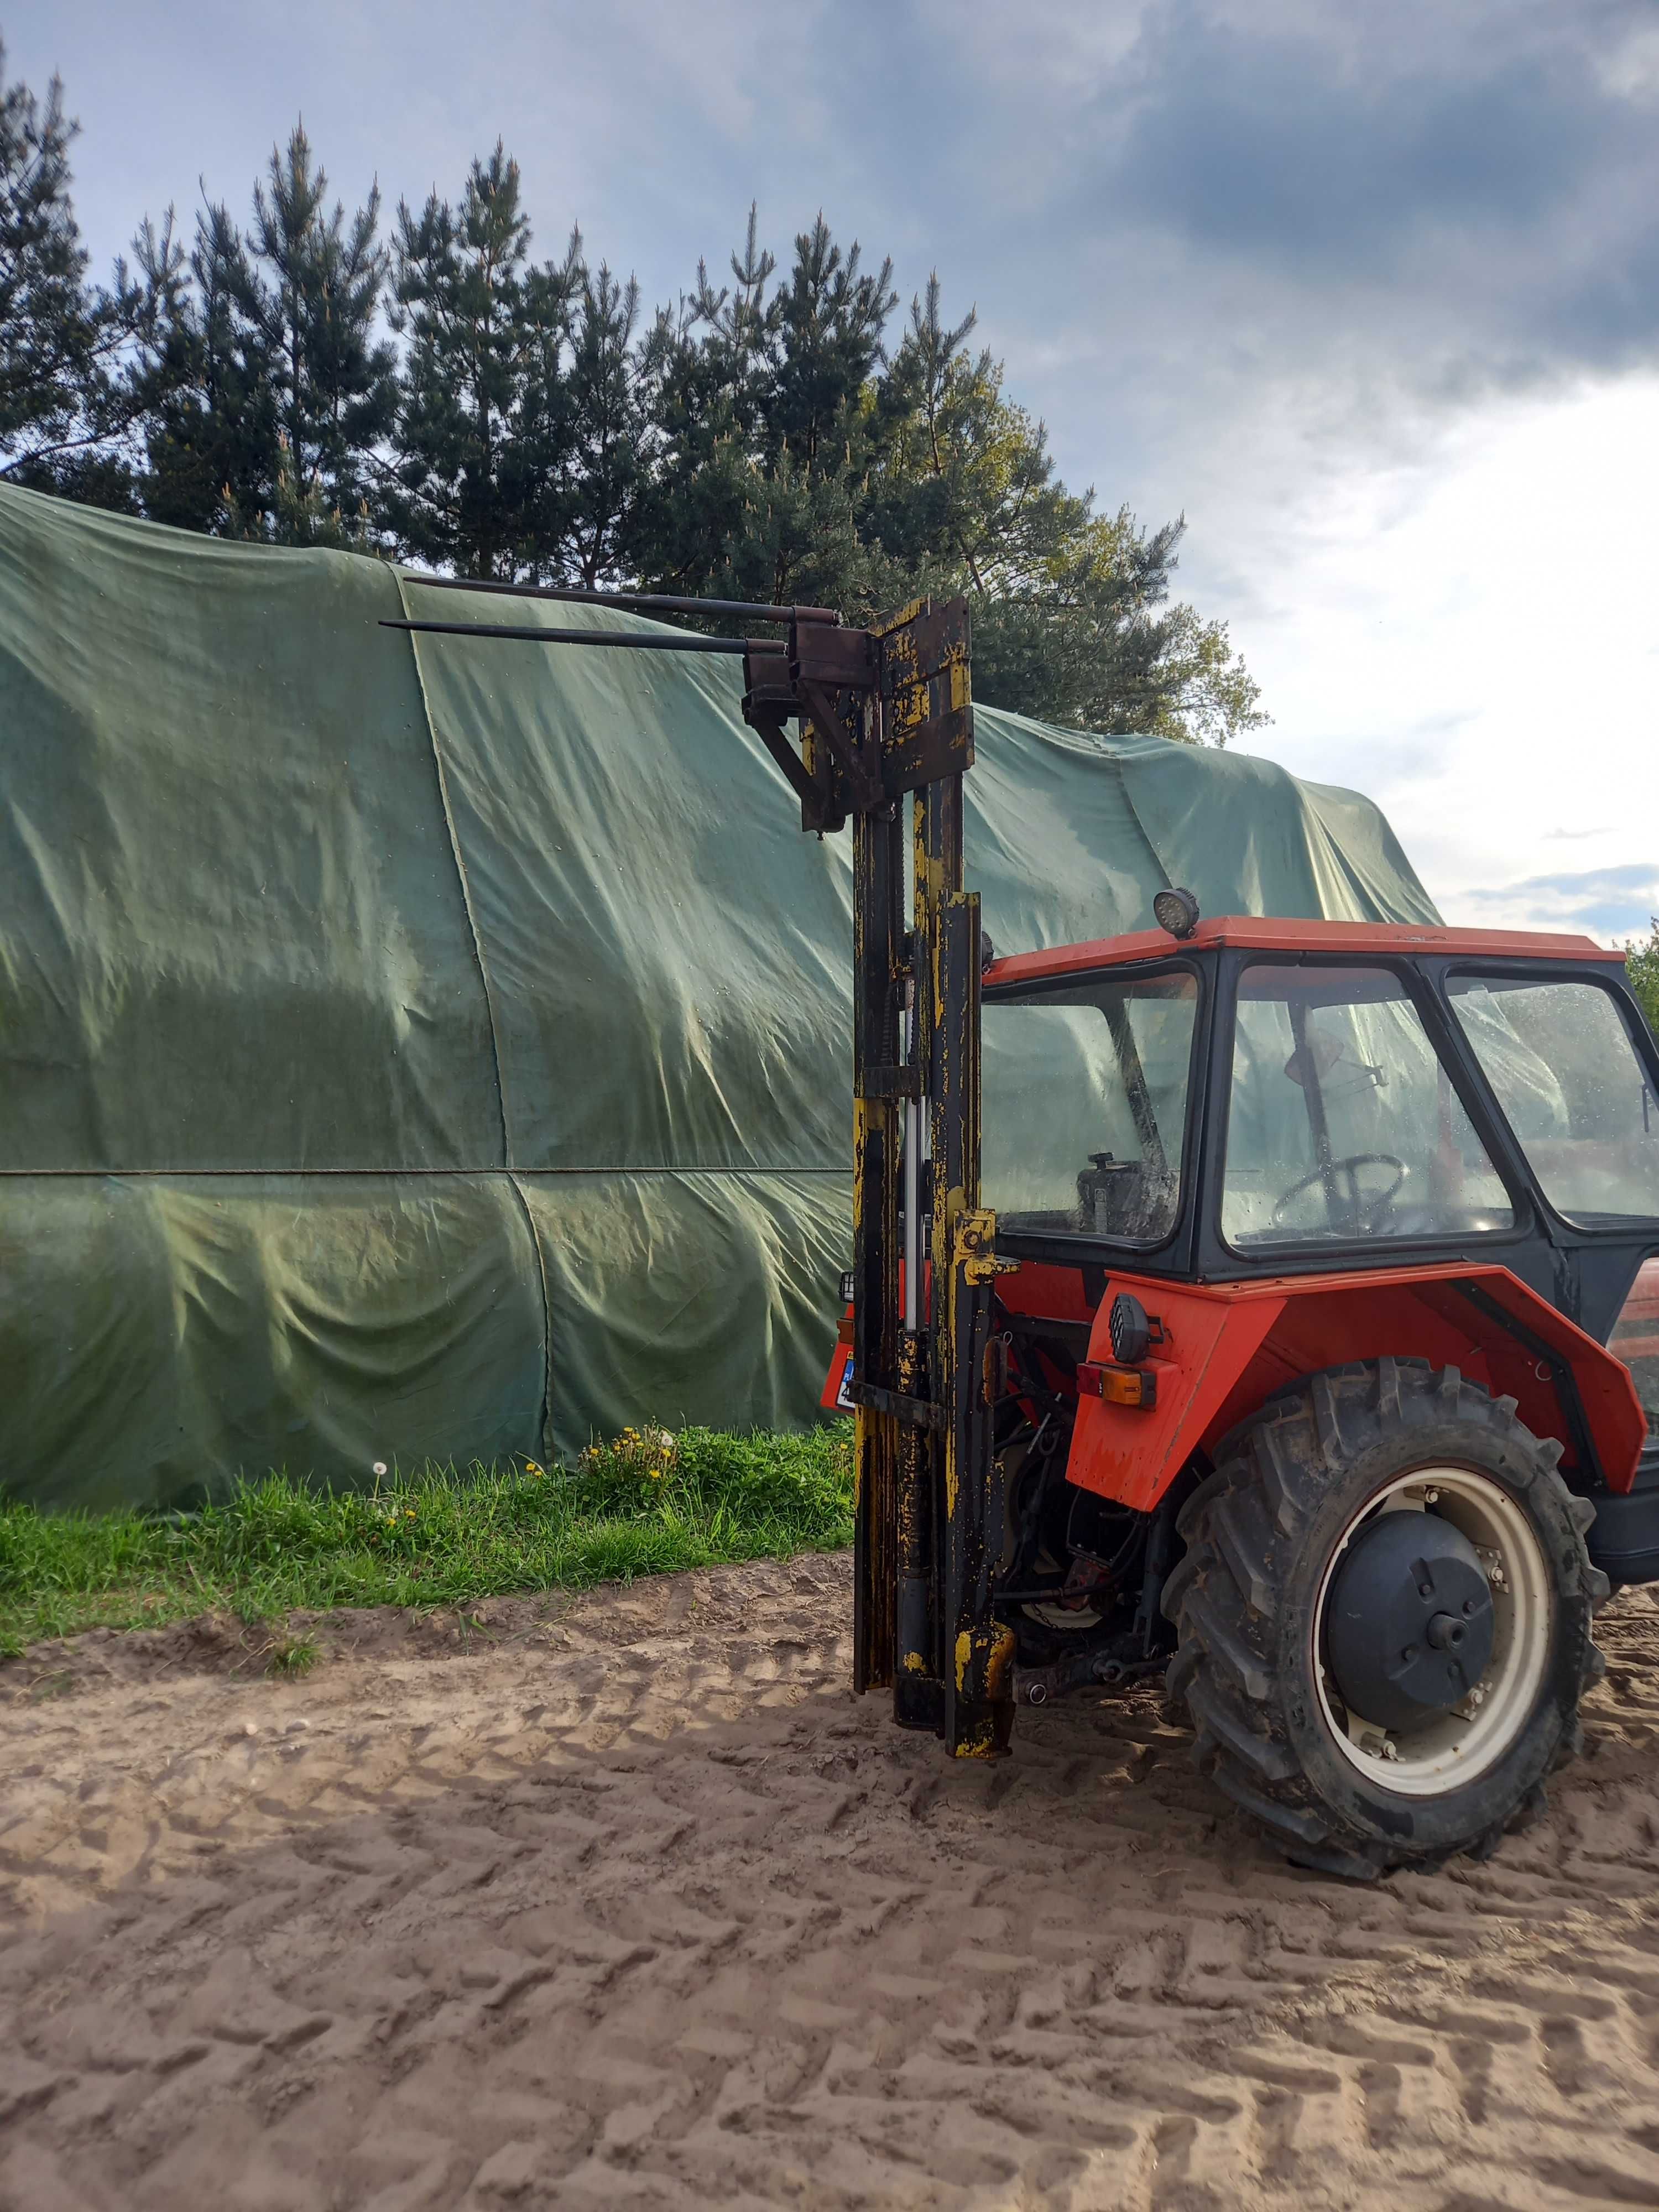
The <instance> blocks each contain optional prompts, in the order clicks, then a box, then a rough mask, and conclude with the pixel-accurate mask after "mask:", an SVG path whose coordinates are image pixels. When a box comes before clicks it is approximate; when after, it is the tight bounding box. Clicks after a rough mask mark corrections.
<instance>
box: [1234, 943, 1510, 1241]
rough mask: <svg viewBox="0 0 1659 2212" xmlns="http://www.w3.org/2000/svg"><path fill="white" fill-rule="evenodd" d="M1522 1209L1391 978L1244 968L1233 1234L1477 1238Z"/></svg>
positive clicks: (1358, 971)
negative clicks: (1515, 1205) (1514, 1203)
mask: <svg viewBox="0 0 1659 2212" xmlns="http://www.w3.org/2000/svg"><path fill="white" fill-rule="evenodd" d="M1514 1218H1515V1216H1514V1212H1513V1210H1512V1209H1511V1206H1510V1199H1509V1194H1508V1192H1507V1191H1506V1190H1505V1189H1504V1185H1503V1183H1502V1182H1501V1181H1500V1180H1499V1177H1498V1172H1497V1170H1495V1169H1494V1167H1493V1166H1492V1161H1491V1160H1490V1158H1488V1157H1487V1154H1486V1148H1485V1147H1484V1146H1483V1145H1482V1144H1481V1142H1480V1138H1479V1137H1478V1136H1477V1135H1476V1134H1475V1132H1474V1127H1473V1126H1472V1124H1471V1123H1470V1121H1469V1118H1468V1115H1467V1114H1466V1113H1465V1112H1464V1110H1463V1106H1462V1101H1461V1100H1460V1099H1459V1097H1458V1096H1457V1093H1456V1091H1455V1089H1454V1088H1453V1086H1452V1083H1451V1079H1450V1078H1449V1075H1448V1073H1447V1072H1446V1069H1445V1068H1444V1066H1443V1065H1442V1063H1441V1060H1440V1058H1439V1055H1438V1054H1437V1053H1436V1051H1435V1048H1434V1046H1433V1044H1432V1043H1431V1041H1430V1038H1429V1036H1428V1032H1427V1031H1426V1030H1425V1028H1424V1026H1423V1023H1422V1019H1421V1018H1420V1016H1419V1013H1418V1012H1417V1009H1416V1007H1415V1006H1413V1003H1412V1000H1411V997H1410V995H1409V994H1408V993H1407V989H1406V987H1405V985H1404V984H1403V983H1402V982H1401V980H1400V978H1399V977H1398V976H1397V975H1393V974H1392V973H1390V972H1389V970H1387V969H1380V968H1322V967H1321V968H1315V967H1307V968H1297V967H1289V966H1285V965H1283V964H1280V963H1268V962H1262V963H1258V964H1255V965H1253V966H1251V967H1249V968H1246V969H1244V971H1243V975H1241V976H1240V978H1239V984H1238V1006H1237V1026H1236V1029H1235V1032H1234V1042H1233V1074H1232V1088H1231V1102H1230V1104H1229V1109H1228V1117H1227V1154H1226V1170H1225V1180H1224V1182H1223V1186H1222V1198H1221V1231H1222V1234H1223V1236H1224V1237H1226V1239H1227V1241H1228V1243H1231V1244H1232V1245H1234V1246H1236V1247H1237V1248H1240V1249H1255V1248H1257V1247H1259V1246H1261V1245H1264V1244H1272V1243H1285V1244H1291V1243H1308V1242H1310V1241H1314V1240H1318V1241H1324V1240H1331V1241H1337V1242H1342V1243H1354V1242H1364V1243H1370V1242H1373V1241H1374V1240H1376V1239H1379V1238H1386V1237H1444V1236H1454V1235H1455V1236H1468V1235H1470V1234H1472V1233H1473V1234H1480V1233H1481V1232H1482V1231H1495V1230H1501V1229H1508V1228H1510V1227H1511V1226H1512V1225H1513V1223H1514Z"/></svg>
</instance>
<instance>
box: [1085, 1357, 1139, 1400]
mask: <svg viewBox="0 0 1659 2212" xmlns="http://www.w3.org/2000/svg"><path fill="white" fill-rule="evenodd" d="M1077 1387H1078V1392H1079V1395H1080V1396H1082V1397H1087V1398H1103V1399H1104V1400H1105V1401H1106V1403H1107V1404H1108V1405H1109V1406H1155V1405H1157V1403H1158V1376H1156V1375H1155V1374H1153V1373H1152V1370H1150V1369H1149V1368H1144V1367H1119V1366H1117V1365H1116V1364H1115V1363H1113V1362H1111V1361H1109V1360H1103V1359H1080V1360H1079V1362H1078V1367H1077Z"/></svg>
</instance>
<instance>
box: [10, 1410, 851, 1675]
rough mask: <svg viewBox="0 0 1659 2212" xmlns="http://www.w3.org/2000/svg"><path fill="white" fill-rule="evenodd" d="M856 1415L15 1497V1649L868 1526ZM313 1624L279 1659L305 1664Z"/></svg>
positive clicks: (702, 1554) (801, 1541)
mask: <svg viewBox="0 0 1659 2212" xmlns="http://www.w3.org/2000/svg"><path fill="white" fill-rule="evenodd" d="M850 1433H851V1425H850V1424H842V1425H840V1426H838V1427H836V1428H833V1429H818V1430H815V1431H811V1432H809V1433H808V1434H807V1435H805V1436H772V1435H767V1434H764V1433H759V1432H757V1433H756V1434H754V1435H751V1436H723V1435H720V1434H719V1433H717V1432H716V1431H712V1430H708V1429H685V1430H683V1431H681V1433H680V1434H679V1435H678V1437H674V1438H672V1439H671V1440H670V1442H669V1443H668V1444H667V1445H666V1446H665V1445H664V1443H663V1442H662V1441H661V1432H660V1431H654V1430H647V1431H645V1432H643V1434H641V1435H639V1436H635V1434H634V1433H633V1431H626V1432H624V1434H623V1437H619V1438H618V1439H617V1441H616V1442H615V1443H611V1444H605V1445H599V1446H596V1447H595V1448H594V1449H592V1451H589V1452H586V1453H584V1454H583V1455H582V1457H581V1458H580V1460H579V1461H578V1462H577V1463H576V1464H575V1466H574V1467H572V1468H551V1469H550V1470H548V1471H546V1472H544V1471H543V1470H542V1469H541V1468H539V1467H538V1466H537V1465H536V1464H535V1463H534V1462H528V1463H526V1465H525V1466H522V1467H509V1468H501V1467H488V1468H487V1467H482V1466H479V1467H473V1468H468V1469H466V1470H465V1471H458V1470H457V1469H455V1468H441V1467H427V1468H423V1469H422V1470H421V1471H420V1472H419V1473H418V1474H394V1475H393V1476H392V1477H391V1478H388V1479H387V1480H384V1481H382V1483H381V1484H380V1486H379V1488H378V1489H377V1490H376V1491H374V1492H373V1493H368V1492H319V1491H316V1490H312V1489H307V1487H306V1486H304V1485H303V1484H301V1483H299V1482H295V1481H292V1480H289V1478H288V1477H287V1476H285V1475H280V1474H273V1475H270V1476H268V1477H266V1478H265V1479H264V1480H262V1481H257V1482H247V1483H244V1484H242V1485H241V1486H239V1487H238V1488H237V1489H236V1490H235V1491H234V1492H232V1493H231V1494H230V1495H229V1496H228V1498H225V1499H224V1501H223V1502H222V1503H220V1504H213V1505H210V1506H207V1507H205V1508H204V1510H202V1511H201V1512H199V1513H194V1514H190V1515H188V1516H185V1515H178V1516H166V1517H161V1516H155V1515H149V1514H140V1513H106V1514H43V1513H39V1512H37V1511H36V1510H34V1509H33V1507H31V1506H26V1505H0V1655H3V1656H14V1655H15V1654H16V1653H17V1652H19V1651H21V1650H22V1649H23V1647H24V1645H25V1644H31V1643H33V1642H36V1641H38V1640H39V1639H40V1638H45V1637H52V1636H68V1635H72V1634H74V1633H75V1632H76V1631H77V1630H80V1629H84V1628H96V1627H112V1628H135V1627H156V1626H161V1624H162V1623H164V1622H166V1621H169V1620H186V1619H188V1618H189V1617H190V1616H191V1614H194V1613H207V1612H211V1611H214V1610H217V1609H220V1608H225V1609H228V1610H230V1611H233V1612H234V1613H238V1614H240V1617H241V1618H242V1620H245V1621H246V1622H248V1623H249V1624H250V1625H252V1624H257V1623H258V1622H260V1621H266V1620H280V1618H281V1616H282V1615H283V1614H284V1613H288V1612H290V1611H293V1610H296V1609H297V1610H311V1609H320V1608H323V1607H330V1606H342V1605H404V1606H442V1607H447V1606H465V1605H467V1604H470V1603H472V1602H475V1601H477V1600H478V1599H480V1598H486V1597H496V1596H500V1595H504V1594H505V1593H506V1592H508V1591H512V1590H537V1589H552V1588H558V1589H585V1588H586V1587H587V1586H588V1585H589V1584H591V1583H598V1582H607V1581H614V1580H627V1579H629V1578H630V1577H633V1576H635V1575H648V1574H665V1573H670V1572H671V1571H674V1570H675V1569H677V1568H682V1567H703V1566H713V1565H718V1564H720V1563H721V1562H723V1561H727V1560H734V1559H763V1558H787V1557H788V1555H789V1554H790V1553H793V1552H801V1551H817V1550H824V1549H828V1548H829V1547H832V1546H836V1545H840V1544H847V1543H850V1542H851V1541H852V1534H853V1496H852V1468H851V1453H850V1449H849V1438H850ZM315 1656H316V1652H315V1648H314V1645H313V1644H312V1642H311V1639H310V1638H289V1639H287V1640H286V1641H279V1642H277V1643H276V1644H273V1646H272V1647H271V1651H270V1655H269V1657H270V1663H271V1664H272V1665H273V1666H274V1667H276V1668H277V1670H278V1671H280V1672H283V1673H288V1674H303V1673H304V1672H305V1671H306V1669H307V1668H308V1667H309V1666H310V1665H311V1663H312V1662H313V1659H314V1658H315Z"/></svg>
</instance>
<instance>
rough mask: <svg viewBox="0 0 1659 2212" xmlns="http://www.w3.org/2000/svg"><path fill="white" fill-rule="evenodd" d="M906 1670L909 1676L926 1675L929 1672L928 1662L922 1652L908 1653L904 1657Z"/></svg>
mask: <svg viewBox="0 0 1659 2212" xmlns="http://www.w3.org/2000/svg"><path fill="white" fill-rule="evenodd" d="M904 1670H905V1672H906V1674H926V1673H927V1661H926V1660H925V1659H924V1658H923V1657H922V1656H921V1652H920V1651H907V1652H906V1653H905V1655H904Z"/></svg>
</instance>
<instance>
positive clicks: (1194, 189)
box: [1121, 8, 1648, 279]
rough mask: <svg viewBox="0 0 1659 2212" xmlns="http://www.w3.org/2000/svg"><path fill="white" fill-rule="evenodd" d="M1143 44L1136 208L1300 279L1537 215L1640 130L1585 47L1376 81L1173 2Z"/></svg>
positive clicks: (1387, 272)
mask: <svg viewBox="0 0 1659 2212" xmlns="http://www.w3.org/2000/svg"><path fill="white" fill-rule="evenodd" d="M1148 49H1149V50H1148V52H1147V53H1146V68H1147V70H1148V75H1149V77H1150V79H1151V82H1150V85H1149V88H1148V91H1147V93H1146V96H1145V98H1144V99H1143V100H1142V102H1141V103H1140V105H1139V112H1138V113H1137V115H1136V118H1135V121H1134V125H1133V129H1132V131H1130V133H1129V136H1128V138H1127V143H1126V144H1125V148H1124V153H1123V160H1122V168H1121V175H1122V179H1123V181H1124V182H1125V184H1126V185H1127V186H1128V187H1129V188H1130V189H1131V190H1132V191H1133V192H1134V193H1135V195H1136V197H1137V200H1138V203H1139V206H1140V207H1141V208H1142V209H1143V210H1145V212H1146V214H1147V215H1148V216H1151V217H1152V220H1154V221H1155V222H1161V223H1167V224H1170V225H1172V226H1173V227H1175V228H1177V229H1180V230H1182V231H1184V232H1185V233H1186V234H1188V235H1189V236H1190V237H1192V238H1194V239H1195V240H1199V241H1200V242H1201V243H1203V244H1205V245H1208V246H1216V247H1219V248H1221V249H1223V250H1225V251H1227V252H1247V253H1262V254H1266V255H1267V256H1269V257H1270V258H1273V259H1274V260H1277V261H1288V262H1292V263H1294V264H1296V265H1297V268H1298V270H1299V271H1300V273H1301V274H1302V275H1303V276H1304V277H1306V276H1317V275H1324V274H1327V273H1337V274H1340V275H1341V276H1344V277H1352V275H1353V274H1354V273H1355V272H1356V270H1364V271H1365V272H1367V273H1372V274H1378V275H1383V276H1388V277H1389V278H1391V279H1392V278H1393V277H1395V276H1396V275H1397V274H1398V273H1399V272H1400V270H1401V264H1402V262H1403V261H1405V260H1406V259H1407V257H1409V256H1410V255H1411V254H1413V252H1417V251H1419V250H1420V247H1421V241H1422V234H1423V233H1424V232H1425V230H1438V229H1442V228H1445V227H1447V226H1457V225H1474V226H1477V227H1480V228H1486V227H1488V226H1498V227H1501V228H1504V229H1507V230H1510V231H1511V232H1513V231H1515V230H1516V229H1518V228H1522V227H1524V226H1528V225H1532V224H1536V223H1538V222H1541V221H1543V220H1545V219H1546V218H1547V217H1548V216H1551V215H1552V214H1553V212H1554V211H1555V210H1558V209H1559V207H1560V206H1561V205H1562V204H1564V203H1565V202H1566V201H1567V200H1568V199H1569V198H1570V197H1572V196H1574V195H1576V194H1577V193H1580V192H1582V191H1583V190H1584V188H1585V186H1586V185H1587V183H1588V182H1589V179H1590V178H1591V176H1592V173H1594V171H1595V169H1596V168H1598V167H1601V166H1602V165H1604V164H1607V165H1611V164H1612V163H1614V162H1617V161H1620V160H1621V159H1627V158H1629V157H1630V155H1632V154H1633V153H1639V152H1641V151H1643V150H1644V145H1643V140H1644V138H1645V137H1646V136H1647V135H1648V134H1645V133H1641V132H1640V125H1639V122H1638V118H1637V117H1636V116H1635V115H1634V114H1633V113H1632V110H1631V109H1630V107H1629V105H1628V103H1627V102H1625V101H1622V100H1617V99H1616V98H1614V97H1612V96H1610V95H1609V94H1608V93H1607V90H1606V89H1605V88H1604V87H1603V86H1602V85H1601V84H1600V83H1599V82H1597V80H1596V78H1595V75H1594V73H1593V71H1592V70H1591V68H1590V67H1589V56H1588V55H1584V54H1568V55H1563V54H1561V53H1559V52H1554V53H1531V54H1527V55H1523V56H1516V57H1511V56H1508V55H1505V54H1504V53H1503V52H1501V51H1500V52H1497V53H1494V54H1489V55H1486V56H1484V57H1479V58H1477V57H1475V56H1472V55H1463V56H1459V57H1458V60H1459V61H1460V63H1461V64H1462V68H1461V70H1460V71H1459V73H1457V74H1455V75H1449V76H1443V75H1440V74H1438V73H1437V72H1435V71H1433V70H1423V69H1421V68H1415V69H1411V70H1405V71H1401V72H1398V73H1395V74H1393V75H1389V76H1380V75H1379V74H1377V73H1376V72H1375V71H1373V70H1369V69H1355V68H1353V67H1352V66H1350V65H1346V64H1345V62H1344V58H1342V57H1340V56H1339V55H1336V54H1334V53H1333V52H1331V50H1330V48H1329V47H1328V46H1326V45H1324V44H1322V42H1319V41H1316V40H1313V39H1310V38H1305V37H1304V38H1299V39H1297V38H1290V37H1286V36H1284V35H1273V34H1272V33H1268V34H1266V35H1257V36H1248V35H1244V34H1242V33H1238V32H1237V31H1231V30H1223V29H1219V28H1215V27H1211V28H1209V29H1207V30H1206V29H1205V28H1204V27H1202V26H1201V25H1200V23H1198V22H1197V21H1194V16H1193V15H1192V13H1191V11H1189V10H1188V9H1184V8H1183V9H1176V10H1172V11H1171V12H1170V14H1169V15H1166V16H1165V17H1164V19H1163V21H1162V22H1161V23H1160V24H1159V25H1158V27H1157V29H1156V31H1155V32H1153V33H1152V34H1151V36H1150V37H1149V40H1148ZM1621 142H1622V143H1621Z"/></svg>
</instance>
